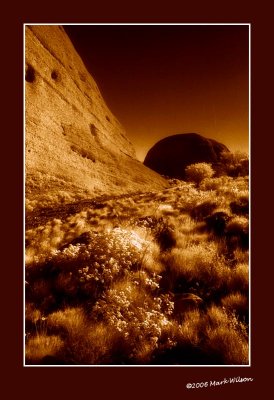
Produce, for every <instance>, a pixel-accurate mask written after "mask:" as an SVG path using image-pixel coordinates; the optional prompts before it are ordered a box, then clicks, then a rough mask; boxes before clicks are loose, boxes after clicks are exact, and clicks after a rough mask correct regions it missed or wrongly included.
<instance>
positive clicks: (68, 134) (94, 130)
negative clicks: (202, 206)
mask: <svg viewBox="0 0 274 400" xmlns="http://www.w3.org/2000/svg"><path fill="white" fill-rule="evenodd" d="M25 67H26V73H25V81H26V82H25V171H26V185H25V188H26V199H27V200H26V205H27V206H28V207H29V209H30V210H31V209H33V208H36V207H39V206H40V207H42V206H45V205H49V204H56V203H60V202H72V201H76V200H80V199H84V198H92V197H96V196H99V195H102V194H121V193H127V192H134V191H139V190H144V191H146V190H158V189H161V188H163V187H165V186H166V185H167V183H166V181H165V180H164V179H163V178H162V177H160V176H159V175H158V174H157V173H155V172H154V171H151V170H150V169H148V168H146V167H145V166H144V165H143V164H142V163H141V162H139V161H138V160H137V159H136V158H135V151H134V149H133V146H132V144H131V143H130V142H129V140H128V139H127V137H126V135H125V132H124V129H123V128H122V126H121V125H120V123H119V122H118V121H117V119H116V118H115V117H114V115H113V114H112V113H111V111H110V110H109V109H108V107H107V105H106V104H105V102H104V100H103V98H102V96H101V94H100V92H99V89H98V87H97V85H96V83H95V81H94V79H93V78H92V76H91V75H90V74H89V72H88V71H87V69H86V68H85V66H84V64H83V62H82V60H81V58H80V57H79V55H78V54H77V52H76V51H75V49H74V47H73V45H72V43H71V41H70V39H69V38H68V36H67V35H66V33H65V31H64V29H63V27H61V26H34V25H29V26H26V31H25Z"/></svg>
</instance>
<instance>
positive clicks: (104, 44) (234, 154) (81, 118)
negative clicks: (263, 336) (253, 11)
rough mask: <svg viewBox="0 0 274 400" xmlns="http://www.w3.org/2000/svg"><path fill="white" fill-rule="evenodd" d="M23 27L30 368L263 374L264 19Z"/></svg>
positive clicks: (27, 359) (26, 323)
mask: <svg viewBox="0 0 274 400" xmlns="http://www.w3.org/2000/svg"><path fill="white" fill-rule="evenodd" d="M23 29H24V40H23V53H24V54H23V57H24V63H23V64H24V65H23V71H22V74H23V80H24V82H23V86H24V88H23V97H24V110H23V113H24V195H23V197H24V261H23V284H24V293H23V320H24V326H23V331H24V332H23V345H24V351H23V353H24V354H23V358H24V360H23V363H24V367H39V366H47V367H71V366H73V367H82V366H85V367H168V368H174V367H177V368H178V367H187V366H188V367H189V366H192V367H231V366H238V367H248V366H251V355H252V348H251V323H250V322H251V307H250V304H251V279H250V275H251V274H250V236H251V235H250V190H249V174H250V142H251V139H250V136H251V135H250V70H251V69H250V53H251V51H250V47H251V41H250V30H251V26H250V23H73V24H69V23H63V24H62V23H58V24H55V23H48V24H42V23H39V24H38V23H32V24H27V23H25V24H24V26H23ZM226 371H227V370H226ZM247 372H248V371H247ZM224 373H225V371H224ZM237 374H239V372H238V373H236V375H235V378H233V379H237V376H238V375H237ZM247 375H248V374H247ZM247 375H246V376H247ZM216 379H217V378H216ZM231 379H232V378H231ZM250 379H251V378H250ZM225 383H226V382H225ZM231 383H234V382H231ZM201 387H202V386H201Z"/></svg>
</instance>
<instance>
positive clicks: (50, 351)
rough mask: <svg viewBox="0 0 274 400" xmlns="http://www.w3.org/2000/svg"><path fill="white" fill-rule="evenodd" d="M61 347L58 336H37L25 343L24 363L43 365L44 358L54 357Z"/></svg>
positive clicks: (61, 343) (61, 342)
mask: <svg viewBox="0 0 274 400" xmlns="http://www.w3.org/2000/svg"><path fill="white" fill-rule="evenodd" d="M62 346H63V341H62V339H61V338H60V337H59V336H48V335H46V334H37V335H36V336H35V337H31V338H30V339H28V341H27V343H26V363H27V364H28V363H34V364H37V363H38V364H39V363H42V364H43V359H44V358H45V357H49V356H51V357H53V356H56V355H57V354H58V352H59V351H60V350H61V348H62Z"/></svg>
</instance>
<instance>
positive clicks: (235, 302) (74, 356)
mask: <svg viewBox="0 0 274 400" xmlns="http://www.w3.org/2000/svg"><path fill="white" fill-rule="evenodd" d="M207 170H208V169H207ZM209 172H210V171H209ZM210 175H211V174H210V173H208V174H207V175H206V176H204V177H202V179H201V176H200V175H199V178H198V179H197V180H196V181H195V182H183V181H178V180H170V188H168V189H166V190H164V191H161V192H153V193H143V194H142V193H139V194H136V195H134V196H131V197H127V198H121V199H119V198H113V199H108V200H106V201H104V202H101V203H98V204H97V205H93V207H88V206H86V208H85V209H83V210H82V211H81V212H79V213H77V214H74V215H71V216H69V217H66V218H63V217H62V218H53V219H48V221H47V222H45V223H43V224H40V225H38V226H33V227H31V228H30V229H27V230H26V272H25V279H26V289H25V298H26V302H25V303H26V315H25V320H26V323H25V325H26V334H25V335H26V348H25V349H26V352H25V353H26V363H27V364H69V365H111V364H112V365H121V364H125V365H127V364H139V365H145V364H152V365H176V364H177V365H223V364H232V365H241V364H248V361H249V360H248V333H249V329H248V324H249V313H248V311H249V309H248V303H249V302H248V295H249V272H248V267H249V263H248V260H249V258H248V244H249V240H248V235H249V229H248V210H249V207H248V200H249V197H248V176H240V177H233V176H230V177H229V176H227V175H222V176H219V177H211V176H210Z"/></svg>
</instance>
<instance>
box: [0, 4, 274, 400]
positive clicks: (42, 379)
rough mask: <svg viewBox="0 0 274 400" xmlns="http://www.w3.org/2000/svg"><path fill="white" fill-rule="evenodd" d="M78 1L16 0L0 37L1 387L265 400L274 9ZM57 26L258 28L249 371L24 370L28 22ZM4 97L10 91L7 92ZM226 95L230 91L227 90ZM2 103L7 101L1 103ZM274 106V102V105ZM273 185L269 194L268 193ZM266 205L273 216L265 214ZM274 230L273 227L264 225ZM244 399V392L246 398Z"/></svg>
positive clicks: (47, 392) (38, 392)
mask: <svg viewBox="0 0 274 400" xmlns="http://www.w3.org/2000/svg"><path fill="white" fill-rule="evenodd" d="M98 3H100V4H97V6H96V5H95V4H94V2H87V5H82V4H80V3H79V2H76V3H75V2H74V3H73V4H69V3H68V2H64V4H61V3H60V2H57V1H51V0H50V1H47V2H46V3H43V4H41V3H37V2H32V3H31V2H28V1H27V2H23V4H21V5H18V4H17V5H15V4H14V5H13V6H12V5H10V6H8V7H10V8H12V9H11V10H8V11H6V15H5V16H4V18H2V19H3V22H2V25H1V33H2V39H3V42H4V45H3V47H2V52H3V53H2V54H3V55H4V56H3V58H2V63H1V64H2V70H3V72H2V84H4V89H6V90H4V91H3V92H2V101H3V103H4V104H3V105H4V108H3V109H4V113H3V116H4V120H5V123H6V124H4V125H5V126H2V127H1V128H2V132H1V134H2V138H3V142H2V143H3V147H2V160H3V161H4V163H3V167H2V178H3V180H2V182H3V184H2V190H3V191H2V201H3V202H4V206H5V205H6V203H7V205H8V210H7V211H6V207H5V208H3V213H2V215H3V216H4V223H3V226H2V233H3V236H4V238H5V241H4V243H5V246H3V247H2V258H3V257H4V261H3V262H2V266H1V270H2V276H1V278H2V285H1V292H2V293H3V298H4V301H3V300H2V313H3V314H4V315H2V319H1V322H2V323H1V331H2V335H3V336H4V338H3V339H2V354H4V357H3V358H2V367H3V371H4V375H5V376H4V379H3V382H4V386H5V387H4V388H3V389H5V391H6V392H7V393H9V397H10V398H13V397H15V394H14V391H17V389H18V391H19V392H20V395H21V396H26V397H27V398H29V399H32V398H33V399H34V398H37V397H38V398H40V399H49V398H51V399H57V398H58V399H60V398H65V399H70V398H71V399H72V398H96V397H99V398H101V399H108V398H111V399H113V398H119V399H128V398H132V397H133V398H134V397H135V396H136V397H137V396H138V397H139V398H144V399H167V398H168V399H183V398H187V399H192V398H193V399H195V398H197V399H201V398H203V399H215V398H216V399H217V398H218V399H219V398H220V396H221V398H222V399H231V396H234V397H235V396H237V398H238V397H239V398H241V397H242V396H243V397H245V398H247V397H248V396H250V395H252V396H253V395H254V397H256V398H259V396H260V397H261V398H264V397H266V396H264V394H266V393H268V392H270V391H271V384H272V381H271V369H272V368H271V362H272V359H271V357H270V350H271V343H272V337H271V336H272V335H271V332H272V329H271V327H270V326H271V323H272V308H271V304H270V301H271V299H270V296H269V294H270V293H271V288H270V283H272V282H273V280H272V279H271V276H270V274H271V272H272V271H271V269H272V268H273V260H272V258H273V257H272V254H271V249H272V247H273V246H271V245H272V243H270V240H271V237H273V233H272V232H271V230H273V229H271V228H272V227H271V224H270V220H269V217H270V208H271V206H272V200H271V199H272V196H271V194H270V193H271V190H272V185H273V183H272V182H273V177H272V170H273V168H272V170H271V165H272V158H273V157H271V156H270V154H269V155H268V154H267V151H271V150H272V148H273V147H272V146H271V144H270V142H271V139H272V136H273V134H272V131H271V128H272V124H271V125H270V124H268V123H267V117H268V116H269V115H272V113H271V111H272V110H271V111H270V105H271V104H272V103H273V100H272V92H271V91H270V89H269V87H270V86H269V85H270V79H271V76H272V73H273V72H272V71H273V66H272V68H271V65H270V63H271V56H272V50H271V48H270V46H271V31H270V30H271V26H272V21H271V16H272V13H271V11H270V10H267V9H265V8H263V7H261V5H260V4H258V6H252V5H250V4H249V5H248V6H247V5H245V4H241V3H240V2H239V1H237V2H235V5H233V4H232V2H229V3H219V2H218V3H217V2H216V4H212V5H209V4H208V2H204V1H202V2H200V3H201V4H199V2H197V1H196V2H194V3H193V2H192V3H191V2H190V3H189V4H186V3H183V2H180V3H181V5H180V7H179V8H178V7H175V6H174V7H173V6H170V4H171V3H170V2H169V3H168V5H169V8H167V3H166V2H165V3H163V4H162V5H161V3H160V2H155V4H151V3H149V2H147V1H146V2H145V3H146V4H145V7H142V6H141V3H140V2H138V4H135V5H134V4H133V3H131V2H127V4H125V5H122V6H119V7H118V3H117V2H111V3H109V4H107V3H106V2H103V1H101V2H98ZM39 22H44V23H60V22H70V23H71V22H73V23H77V22H88V23H91V22H229V23H235V22H239V23H251V32H252V63H251V65H252V85H251V88H252V135H251V139H252V141H251V144H252V146H251V150H252V158H251V159H252V192H251V193H252V195H251V199H252V207H251V208H252V219H251V221H252V228H251V232H252V253H251V254H252V257H251V260H252V262H251V266H252V301H251V305H252V343H251V345H252V366H251V367H244V368H239V367H225V368H224V367H223V368H218V367H211V368H209V367H203V368H201V367H179V368H178V367H176V368H165V367H161V368H159V367H149V368H145V367H143V368H135V367H119V368H104V367H100V368H99V367H95V368H84V367H83V368H74V367H70V368H62V367H61V368H51V367H49V368H46V367H40V368H30V367H29V368H26V367H25V368H24V367H23V362H22V359H23V354H22V325H23V321H22V298H23V293H22V254H23V232H22V231H23V211H22V210H23V207H22V199H23V110H22V104H23V102H22V98H23V93H22V91H23V89H22V84H23V79H22V78H23V73H22V71H23V23H39ZM3 93H4V94H3ZM224 95H225V94H224ZM2 107H3V106H2ZM272 107H273V106H272ZM268 190H269V192H268ZM263 211H266V212H267V214H266V215H264V213H263ZM268 229H270V232H269V233H268V232H267V230H268ZM234 376H241V377H244V376H246V377H252V378H253V379H254V381H253V382H251V383H245V384H240V383H238V384H234V385H232V384H230V385H226V386H223V387H218V388H209V389H195V390H194V389H193V390H187V389H186V388H185V385H186V383H188V382H201V381H210V380H213V379H215V380H222V379H223V378H225V377H226V378H228V377H234ZM243 397H242V398H243Z"/></svg>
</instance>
